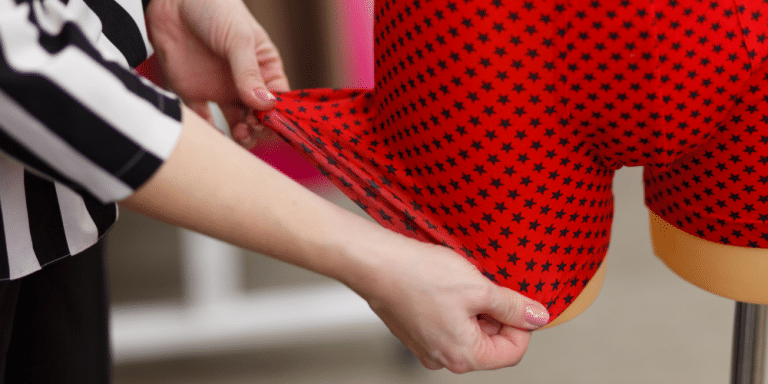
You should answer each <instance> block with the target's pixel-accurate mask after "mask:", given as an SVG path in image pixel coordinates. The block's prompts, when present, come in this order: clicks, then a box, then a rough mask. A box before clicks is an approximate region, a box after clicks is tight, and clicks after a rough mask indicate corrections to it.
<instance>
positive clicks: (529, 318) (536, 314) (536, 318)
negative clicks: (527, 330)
mask: <svg viewBox="0 0 768 384" xmlns="http://www.w3.org/2000/svg"><path fill="white" fill-rule="evenodd" d="M525 321H526V322H528V324H530V325H533V326H535V327H536V328H538V327H543V326H545V325H547V323H548V322H549V313H547V311H545V310H543V309H541V308H540V307H539V306H538V305H534V304H529V305H528V306H527V307H525Z"/></svg>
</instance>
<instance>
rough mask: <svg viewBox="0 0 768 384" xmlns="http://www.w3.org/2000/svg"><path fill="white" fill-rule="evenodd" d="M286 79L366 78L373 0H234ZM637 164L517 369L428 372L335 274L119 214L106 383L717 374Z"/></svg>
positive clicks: (721, 321)
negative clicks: (655, 233) (659, 255)
mask: <svg viewBox="0 0 768 384" xmlns="http://www.w3.org/2000/svg"><path fill="white" fill-rule="evenodd" d="M246 3H248V5H249V8H250V9H251V11H252V12H253V13H254V15H256V18H257V19H258V20H259V21H260V22H261V23H262V25H263V26H264V27H265V28H266V29H267V31H269V33H270V35H271V36H272V38H273V40H274V41H275V43H276V44H277V46H278V48H279V49H280V51H281V53H282V55H283V59H284V61H285V63H286V71H287V73H288V76H289V79H290V80H291V85H292V87H293V88H313V87H370V86H372V80H371V78H372V69H371V68H372V38H371V32H370V31H371V28H372V19H371V15H372V6H373V0H259V1H252V0H247V1H246ZM287 151H288V149H287V148H286V147H283V146H280V145H276V146H270V147H269V148H264V149H263V153H264V155H265V156H266V157H269V158H270V159H271V160H272V161H273V162H274V163H275V164H276V165H277V166H278V167H282V168H284V169H285V170H286V171H287V172H289V173H294V176H295V177H297V178H298V179H300V181H302V182H303V183H304V184H305V185H306V186H307V187H308V188H310V189H312V190H313V191H315V192H316V193H318V194H320V195H321V196H323V197H325V198H327V199H328V200H330V201H333V202H334V203H336V204H339V205H341V206H343V207H346V208H348V209H350V210H352V211H354V212H358V213H360V212H359V210H356V208H355V207H354V204H352V203H351V202H350V201H349V200H348V199H346V198H345V197H344V196H343V195H342V194H341V193H340V192H338V191H337V190H336V189H335V188H333V187H332V186H330V185H329V184H327V183H326V182H324V181H323V180H322V179H320V178H318V177H316V176H317V175H316V174H314V173H312V172H311V171H308V169H307V168H306V167H307V165H306V164H304V163H302V162H301V161H300V160H299V159H297V157H295V155H292V154H291V153H290V152H287ZM641 174H642V172H641V170H640V169H637V168H635V169H623V170H622V171H620V172H619V173H618V175H617V177H616V180H615V186H614V191H615V193H616V218H615V222H614V226H613V239H612V244H611V248H610V251H609V255H608V258H607V263H608V276H607V280H606V283H605V286H604V288H603V292H602V293H601V296H600V298H599V299H598V300H597V302H596V303H595V304H594V305H593V306H592V307H591V308H590V309H589V310H588V311H587V312H585V313H584V314H583V315H581V316H580V317H579V318H577V319H576V320H573V321H571V322H570V323H567V324H565V325H562V326H559V327H556V328H554V329H551V330H545V331H541V332H536V333H535V334H534V335H533V338H532V340H531V344H530V347H529V349H528V353H527V354H526V357H525V358H524V359H523V361H522V363H521V364H520V365H519V366H517V367H512V368H507V369H502V370H498V371H493V372H481V373H471V374H467V375H461V376H459V375H453V374H451V373H450V372H447V371H444V370H443V371H435V372H433V371H428V370H426V369H424V368H422V367H421V365H420V364H419V363H418V362H417V361H416V360H415V359H414V358H413V357H412V356H411V355H410V354H409V353H408V352H407V351H406V350H405V349H404V347H403V346H402V345H401V344H400V343H399V341H398V340H397V339H396V338H394V337H393V336H391V334H390V333H389V332H388V331H387V329H386V328H385V327H384V326H383V325H382V324H381V322H380V321H379V320H378V319H377V318H376V317H375V315H373V313H372V312H371V311H370V309H368V308H367V305H366V304H365V302H363V301H362V300H360V299H359V298H357V297H356V296H355V295H354V294H352V293H351V292H350V291H349V290H347V289H346V288H345V287H343V286H341V285H340V284H338V283H335V282H333V281H331V280H328V279H326V278H324V277H322V276H318V275H315V274H313V273H310V272H307V271H303V270H300V269H297V268H295V267H292V266H289V265H284V264H280V263H278V262H275V261H273V260H272V259H269V258H267V257H264V256H261V255H258V254H253V253H250V252H245V251H242V250H239V249H236V248H232V247H229V246H227V245H225V244H222V243H220V242H217V241H213V240H211V239H208V238H205V237H202V236H199V235H196V234H192V233H189V232H186V231H182V230H178V229H176V228H173V227H169V226H166V225H164V224H161V223H158V222H154V221H151V220H149V219H145V218H143V217H140V216H136V215H133V214H131V213H130V212H128V211H125V210H123V211H121V212H120V220H119V221H118V223H117V224H116V226H115V228H114V229H113V230H112V231H111V232H110V234H109V237H108V239H107V263H108V268H109V274H110V284H111V295H112V300H113V310H112V338H113V351H114V357H115V360H116V367H115V372H114V379H115V380H114V382H115V383H116V384H128V383H147V384H149V383H246V382H247V383H479V382H482V383H486V384H492V383H518V382H519V383H559V382H568V383H643V384H645V383H699V384H704V383H726V382H728V378H729V369H730V354H731V344H730V342H731V332H732V324H733V303H732V302H731V301H729V300H726V299H723V298H719V297H716V296H714V295H711V294H709V293H706V292H704V291H702V290H700V289H698V288H696V287H693V286H691V285H689V284H687V283H685V282H684V281H683V280H682V279H680V278H678V277H677V276H675V275H674V274H673V273H671V272H670V271H668V270H667V269H666V267H664V265H663V264H662V263H661V262H660V261H658V260H657V259H656V258H655V257H654V256H653V254H652V250H651V244H650V240H649V235H648V217H647V211H646V209H645V208H644V206H643V199H642V182H641Z"/></svg>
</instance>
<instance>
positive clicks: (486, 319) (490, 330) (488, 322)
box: [477, 314, 504, 336]
mask: <svg viewBox="0 0 768 384" xmlns="http://www.w3.org/2000/svg"><path fill="white" fill-rule="evenodd" d="M477 324H478V325H479V326H480V329H481V330H482V331H483V332H485V334H486V335H488V336H493V335H498V334H499V332H500V331H501V328H503V327H504V324H502V323H501V322H499V321H498V320H496V319H494V318H493V317H491V316H488V315H485V314H483V315H479V316H477Z"/></svg>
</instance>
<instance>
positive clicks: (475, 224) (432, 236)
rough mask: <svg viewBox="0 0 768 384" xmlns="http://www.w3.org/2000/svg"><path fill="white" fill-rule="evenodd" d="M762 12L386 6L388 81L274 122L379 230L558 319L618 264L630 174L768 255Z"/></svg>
mask: <svg viewBox="0 0 768 384" xmlns="http://www.w3.org/2000/svg"><path fill="white" fill-rule="evenodd" d="M761 4H762V2H759V1H754V2H713V1H676V0H671V1H663V2H651V1H621V2H610V1H570V2H567V1H564V2H559V1H511V0H506V1H501V0H487V1H481V0H462V1H438V0H433V1H394V0H390V1H377V2H376V6H375V32H374V36H373V38H374V41H375V63H376V70H375V73H376V74H375V77H376V87H375V89H373V90H331V89H313V90H300V91H294V92H288V93H283V94H280V95H279V100H278V104H277V108H276V110H273V111H270V112H268V113H259V114H258V117H259V118H261V119H262V120H263V122H264V124H266V125H267V126H269V127H270V128H271V129H273V130H275V131H276V132H278V133H279V134H280V135H281V136H282V137H283V138H285V140H286V141H287V142H289V143H290V144H291V145H292V146H293V147H294V148H295V149H297V150H298V151H299V152H300V153H302V154H304V155H305V156H306V157H307V158H308V159H310V160H311V161H312V162H313V163H314V164H316V165H317V166H318V167H319V168H320V169H321V170H323V172H324V174H326V175H327V176H328V177H329V178H330V180H332V181H333V182H334V183H335V184H336V185H338V186H339V187H340V188H341V190H342V191H343V192H344V193H346V194H347V195H349V196H350V197H351V198H352V199H353V200H354V201H355V202H356V203H357V204H358V205H360V206H361V207H362V208H363V209H364V210H365V211H366V212H367V213H368V214H369V215H371V217H373V218H374V219H375V220H377V221H378V222H379V223H381V224H382V225H384V226H385V227H387V228H390V229H392V230H395V231H397V232H400V233H403V234H405V235H407V236H410V237H413V238H416V239H419V240H423V241H429V242H433V243H438V244H444V245H446V246H449V247H451V248H453V249H454V250H455V251H456V252H458V253H459V254H461V255H463V256H464V257H466V258H467V259H469V260H470V261H471V262H472V263H474V265H475V266H477V268H478V269H479V270H480V271H481V272H482V273H483V274H484V275H485V276H487V277H488V278H489V279H491V280H493V281H494V282H496V283H498V284H501V285H503V286H506V287H510V288H512V289H514V290H516V291H518V292H521V293H523V294H524V295H526V296H528V297H531V298H533V299H535V300H538V301H540V302H542V303H544V304H545V305H546V306H547V307H548V309H549V311H550V313H551V319H555V318H556V317H557V316H558V315H559V314H561V313H562V311H563V310H565V309H566V308H567V307H568V306H569V305H570V304H571V303H572V302H573V300H574V298H576V297H577V296H578V295H579V293H580V292H581V290H582V289H583V288H584V286H586V284H587V283H588V282H589V280H590V279H591V278H592V276H593V275H594V273H595V271H596V270H597V269H598V268H599V266H600V265H601V262H602V260H603V259H604V257H605V254H606V252H607V249H608V243H609V238H610V230H611V221H612V217H613V195H612V178H613V175H614V172H615V170H617V169H618V168H620V167H622V166H644V167H645V188H646V189H645V193H646V204H647V206H648V207H649V208H650V209H651V210H653V211H654V212H656V213H657V214H659V215H660V216H661V217H663V218H664V219H665V220H667V221H668V222H670V223H672V224H673V225H675V226H676V227H678V228H680V229H682V230H684V231H686V232H688V233H690V234H693V235H695V236H698V237H701V238H703V239H706V240H710V241H714V242H719V243H723V244H731V245H737V246H746V247H766V246H768V226H766V221H768V208H766V202H768V192H767V191H766V189H765V184H766V183H767V182H768V166H766V164H767V163H768V148H767V147H766V144H768V128H766V122H768V117H766V116H768V115H766V114H767V113H768V112H765V111H766V110H768V109H766V106H768V105H767V104H766V100H768V94H767V92H768V83H766V79H768V75H767V74H766V71H765V66H764V65H762V64H763V62H764V60H765V58H766V49H767V48H766V44H765V40H766V30H768V12H764V11H762V10H761V9H760V7H761Z"/></svg>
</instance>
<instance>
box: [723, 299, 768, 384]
mask: <svg viewBox="0 0 768 384" xmlns="http://www.w3.org/2000/svg"><path fill="white" fill-rule="evenodd" d="M767 310H768V306H766V305H759V304H747V303H742V302H736V315H735V319H734V324H733V356H732V357H731V383H732V384H762V383H763V377H764V376H765V372H764V370H763V367H764V364H765V341H766V340H765V338H766V332H765V327H766V318H768V316H766V315H767V314H768V311H767Z"/></svg>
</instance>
